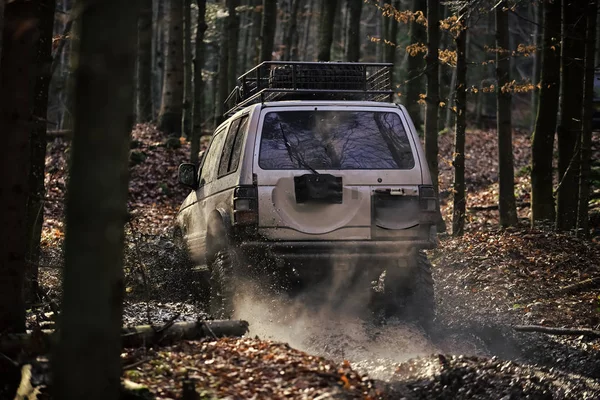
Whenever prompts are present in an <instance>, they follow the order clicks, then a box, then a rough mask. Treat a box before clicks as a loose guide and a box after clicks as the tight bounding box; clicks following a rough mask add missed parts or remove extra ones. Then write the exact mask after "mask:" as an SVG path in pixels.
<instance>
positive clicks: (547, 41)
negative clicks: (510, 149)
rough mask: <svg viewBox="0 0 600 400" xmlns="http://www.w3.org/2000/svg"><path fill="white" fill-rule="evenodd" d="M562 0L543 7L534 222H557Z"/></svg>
mask: <svg viewBox="0 0 600 400" xmlns="http://www.w3.org/2000/svg"><path fill="white" fill-rule="evenodd" d="M560 10H561V3H560V1H554V2H552V3H550V2H548V3H546V4H545V5H544V33H543V36H544V38H543V48H542V62H541V64H542V70H541V87H540V96H539V97H540V99H539V100H540V101H539V104H538V111H537V118H536V122H535V131H534V133H533V138H532V141H531V223H532V225H533V224H535V223H536V222H540V221H552V222H554V220H555V213H554V195H553V193H552V192H553V182H552V157H553V152H554V135H555V133H556V120H557V114H558V97H559V89H560V57H559V51H560V50H559V48H558V46H559V43H558V42H557V38H558V37H559V36H560V29H561V28H560V21H561V12H560Z"/></svg>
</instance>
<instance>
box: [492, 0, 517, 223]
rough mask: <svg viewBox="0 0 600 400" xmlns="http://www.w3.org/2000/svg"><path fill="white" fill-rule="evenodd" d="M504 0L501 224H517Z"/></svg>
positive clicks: (500, 29) (499, 34)
mask: <svg viewBox="0 0 600 400" xmlns="http://www.w3.org/2000/svg"><path fill="white" fill-rule="evenodd" d="M503 8H504V4H500V5H498V6H497V7H496V10H495V16H496V48H497V49H498V50H497V51H496V79H497V81H498V87H497V88H496V99H497V104H498V106H497V117H496V123H497V129H498V183H499V185H500V189H499V196H498V209H499V212H500V225H502V226H504V227H506V226H514V225H516V224H517V206H516V202H515V171H514V167H513V149H512V123H511V122H512V121H511V109H512V94H511V93H510V91H509V90H504V87H505V85H507V84H508V83H509V82H510V60H509V57H510V53H509V43H508V39H509V38H508V35H509V32H508V14H507V13H506V11H504V10H503Z"/></svg>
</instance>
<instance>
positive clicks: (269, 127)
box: [259, 111, 415, 170]
mask: <svg viewBox="0 0 600 400" xmlns="http://www.w3.org/2000/svg"><path fill="white" fill-rule="evenodd" d="M259 166H260V167H261V168H262V169H309V168H313V169H315V170H319V169H412V168H413V167H414V166H415V160H414V158H413V154H412V150H411V147H410V143H409V140H408V137H407V135H406V131H405V130H404V126H403V125H402V121H401V120H400V117H399V116H398V114H396V113H391V112H375V111H281V112H270V113H268V114H266V116H265V120H264V124H263V128H262V136H261V142H260V156H259Z"/></svg>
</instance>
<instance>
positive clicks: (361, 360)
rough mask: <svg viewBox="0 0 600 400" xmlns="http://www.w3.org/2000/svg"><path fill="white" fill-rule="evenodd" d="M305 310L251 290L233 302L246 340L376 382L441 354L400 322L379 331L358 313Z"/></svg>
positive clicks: (300, 304) (418, 332)
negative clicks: (331, 363) (277, 345)
mask: <svg viewBox="0 0 600 400" xmlns="http://www.w3.org/2000/svg"><path fill="white" fill-rule="evenodd" d="M352 308H353V310H349V309H348V308H346V309H344V308H342V310H343V311H342V312H340V309H339V308H336V309H335V310H334V309H333V308H332V307H328V306H322V307H319V308H311V307H308V306H307V305H306V304H305V303H303V302H301V301H300V300H293V299H290V298H287V297H286V296H284V295H279V296H274V295H267V294H265V293H264V291H259V290H256V288H254V290H250V288H249V285H245V286H244V290H243V292H242V293H239V295H238V297H237V299H236V315H235V316H236V317H237V318H243V319H245V320H247V321H248V322H249V323H250V335H251V336H254V335H256V336H258V337H260V338H261V339H270V340H276V341H282V342H287V343H288V344H289V345H290V346H292V347H294V348H296V349H299V350H303V351H306V352H309V353H311V354H316V355H319V356H323V357H327V358H330V359H333V360H336V361H341V360H349V361H350V362H351V364H352V365H353V367H355V368H356V369H357V370H359V371H360V372H363V373H368V374H369V376H370V377H371V378H374V379H382V380H384V379H389V378H390V377H391V375H392V374H393V373H394V371H395V368H396V365H397V363H400V362H403V361H406V360H408V359H410V358H413V357H417V356H419V355H424V354H431V353H434V352H438V351H439V349H438V347H437V346H436V345H434V344H433V343H432V341H431V340H430V339H429V338H428V337H427V335H426V334H425V333H424V332H423V331H422V330H420V329H419V328H418V327H416V326H412V325H409V324H406V323H402V322H400V321H388V322H387V324H386V325H378V324H375V323H374V322H372V321H369V320H368V319H365V318H361V317H360V315H361V314H362V313H361V311H364V310H360V309H358V308H357V307H356V305H355V304H353V307H352Z"/></svg>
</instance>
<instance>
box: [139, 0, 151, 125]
mask: <svg viewBox="0 0 600 400" xmlns="http://www.w3.org/2000/svg"><path fill="white" fill-rule="evenodd" d="M141 4H142V7H141V9H140V19H139V21H138V49H137V56H138V60H137V96H136V116H137V121H138V122H140V123H143V122H148V121H151V120H152V116H153V115H152V114H153V112H152V0H142V3H141Z"/></svg>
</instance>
